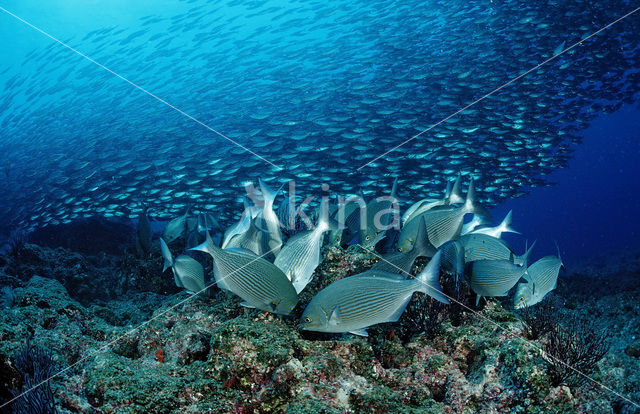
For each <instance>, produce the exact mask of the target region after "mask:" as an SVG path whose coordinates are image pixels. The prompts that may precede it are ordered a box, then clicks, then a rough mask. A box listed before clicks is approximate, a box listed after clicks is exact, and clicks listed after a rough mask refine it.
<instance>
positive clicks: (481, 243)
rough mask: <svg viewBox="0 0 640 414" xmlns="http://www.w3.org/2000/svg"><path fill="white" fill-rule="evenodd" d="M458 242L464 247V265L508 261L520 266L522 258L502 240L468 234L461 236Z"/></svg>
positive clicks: (483, 235)
mask: <svg viewBox="0 0 640 414" xmlns="http://www.w3.org/2000/svg"><path fill="white" fill-rule="evenodd" d="M459 242H460V244H462V246H463V247H464V261H465V262H466V263H469V262H475V261H478V260H509V261H510V262H514V263H516V264H522V258H519V256H516V254H515V253H514V252H513V250H511V248H510V247H509V245H508V244H507V243H506V242H505V241H504V240H502V239H497V238H495V237H491V236H488V235H486V234H476V233H470V234H465V235H464V236H461V237H460V239H459Z"/></svg>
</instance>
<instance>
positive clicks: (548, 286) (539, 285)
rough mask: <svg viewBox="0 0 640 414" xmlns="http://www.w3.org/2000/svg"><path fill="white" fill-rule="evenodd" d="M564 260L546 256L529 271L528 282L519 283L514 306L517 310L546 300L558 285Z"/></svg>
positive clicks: (530, 267) (558, 257)
mask: <svg viewBox="0 0 640 414" xmlns="http://www.w3.org/2000/svg"><path fill="white" fill-rule="evenodd" d="M563 266H564V265H563V264H562V259H561V258H560V255H559V254H558V256H545V257H543V258H542V259H540V260H538V261H536V262H535V263H533V264H532V265H531V266H529V269H528V270H527V273H528V282H527V283H518V286H517V287H516V295H515V297H514V298H513V305H514V307H515V308H516V309H520V308H523V307H525V306H532V305H535V304H537V303H539V302H541V301H542V299H544V297H545V296H546V295H547V293H549V292H551V291H552V290H554V289H555V288H556V286H557V285H558V274H559V273H560V268H562V267H563Z"/></svg>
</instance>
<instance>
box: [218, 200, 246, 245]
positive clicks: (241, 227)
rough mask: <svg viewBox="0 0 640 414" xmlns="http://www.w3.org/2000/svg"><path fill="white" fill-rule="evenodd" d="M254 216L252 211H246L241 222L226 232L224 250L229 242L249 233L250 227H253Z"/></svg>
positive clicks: (223, 242)
mask: <svg viewBox="0 0 640 414" xmlns="http://www.w3.org/2000/svg"><path fill="white" fill-rule="evenodd" d="M252 214H253V213H252V211H251V209H245V210H244V212H243V213H242V217H241V218H240V220H239V221H238V222H237V223H235V224H234V225H232V226H231V227H229V228H228V229H227V231H225V232H224V238H223V241H222V248H223V249H226V248H227V245H228V244H229V242H230V241H231V240H233V239H234V238H235V237H236V236H237V235H239V234H243V233H245V232H247V231H249V227H251V220H252Z"/></svg>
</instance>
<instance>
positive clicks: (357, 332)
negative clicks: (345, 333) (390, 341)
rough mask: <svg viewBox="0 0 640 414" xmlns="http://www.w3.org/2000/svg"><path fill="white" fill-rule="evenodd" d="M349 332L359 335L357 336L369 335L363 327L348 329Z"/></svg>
mask: <svg viewBox="0 0 640 414" xmlns="http://www.w3.org/2000/svg"><path fill="white" fill-rule="evenodd" d="M349 333H350V334H353V335H359V336H369V333H368V332H367V330H366V329H365V328H362V329H356V330H355V331H349Z"/></svg>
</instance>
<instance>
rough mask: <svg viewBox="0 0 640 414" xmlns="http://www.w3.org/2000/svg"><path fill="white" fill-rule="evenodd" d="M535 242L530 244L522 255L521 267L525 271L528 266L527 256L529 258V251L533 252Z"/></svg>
mask: <svg viewBox="0 0 640 414" xmlns="http://www.w3.org/2000/svg"><path fill="white" fill-rule="evenodd" d="M536 242H537V240H536V241H534V242H533V243H532V244H531V247H529V248H528V249H527V251H526V252H525V253H524V254H523V255H522V267H524V268H525V269H526V268H527V267H528V266H529V264H528V263H529V256H531V251H532V250H533V247H534V246H535V245H536Z"/></svg>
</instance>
